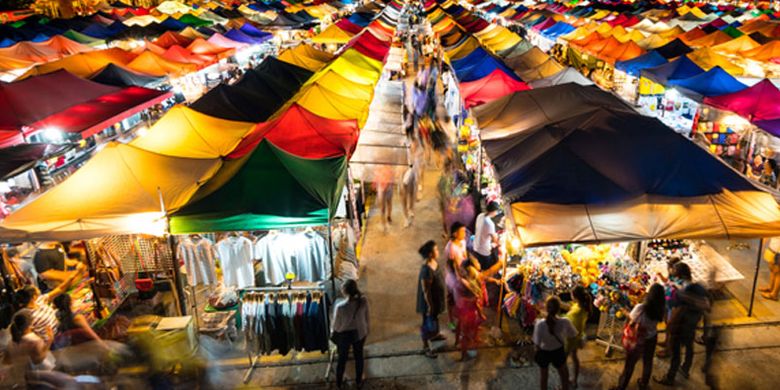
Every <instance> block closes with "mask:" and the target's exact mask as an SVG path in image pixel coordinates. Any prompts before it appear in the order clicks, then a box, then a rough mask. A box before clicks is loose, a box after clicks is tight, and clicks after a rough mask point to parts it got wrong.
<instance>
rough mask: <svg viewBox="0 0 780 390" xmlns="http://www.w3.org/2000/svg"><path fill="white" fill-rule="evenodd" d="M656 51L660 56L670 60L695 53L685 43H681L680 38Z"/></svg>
mask: <svg viewBox="0 0 780 390" xmlns="http://www.w3.org/2000/svg"><path fill="white" fill-rule="evenodd" d="M655 51H656V52H657V53H658V54H660V55H661V56H662V57H664V58H666V59H667V60H668V59H672V58H676V57H679V56H682V55H685V54H688V53H690V52H692V51H693V49H691V48H690V47H689V46H688V45H686V44H685V42H683V41H681V40H680V39H679V38H675V39H673V40H671V41H669V43H667V44H665V45H663V46H661V47H659V48H657V49H655Z"/></svg>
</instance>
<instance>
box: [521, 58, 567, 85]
mask: <svg viewBox="0 0 780 390" xmlns="http://www.w3.org/2000/svg"><path fill="white" fill-rule="evenodd" d="M563 68H564V67H563V65H561V64H559V63H558V61H556V60H555V59H554V58H550V59H548V60H547V61H545V62H543V63H542V64H540V65H539V66H537V67H535V68H533V69H525V70H517V69H516V70H515V71H516V72H517V75H518V76H520V78H521V79H523V80H525V81H533V80H539V79H543V78H545V77H550V76H552V75H554V74H557V73H558V72H560V71H562V70H563Z"/></svg>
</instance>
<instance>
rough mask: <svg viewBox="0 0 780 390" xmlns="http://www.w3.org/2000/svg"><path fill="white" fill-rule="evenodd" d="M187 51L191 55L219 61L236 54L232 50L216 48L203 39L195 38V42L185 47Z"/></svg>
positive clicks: (216, 46)
mask: <svg viewBox="0 0 780 390" xmlns="http://www.w3.org/2000/svg"><path fill="white" fill-rule="evenodd" d="M187 51H189V52H191V53H193V54H204V55H208V56H213V57H216V58H220V59H222V58H228V57H230V56H232V55H233V54H235V52H236V50H235V49H233V48H228V47H222V46H218V45H215V44H213V43H211V42H209V41H207V40H205V39H203V38H195V40H193V41H192V43H190V44H189V46H187Z"/></svg>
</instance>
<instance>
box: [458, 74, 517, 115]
mask: <svg viewBox="0 0 780 390" xmlns="http://www.w3.org/2000/svg"><path fill="white" fill-rule="evenodd" d="M526 89H531V88H530V87H529V86H528V85H527V84H526V83H524V82H522V81H517V80H515V79H514V78H513V77H511V76H509V75H508V74H506V73H505V72H504V71H502V70H501V69H496V70H494V71H493V72H491V73H490V74H489V75H487V76H485V77H483V78H481V79H479V80H474V81H467V82H464V83H460V94H461V96H463V101H464V102H465V104H466V108H471V107H474V106H478V105H480V104H484V103H488V102H491V101H493V100H496V99H498V98H501V97H504V96H506V95H509V94H510V93H513V92H516V91H525V90H526Z"/></svg>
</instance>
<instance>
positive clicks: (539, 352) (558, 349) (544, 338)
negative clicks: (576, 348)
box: [533, 296, 577, 390]
mask: <svg viewBox="0 0 780 390" xmlns="http://www.w3.org/2000/svg"><path fill="white" fill-rule="evenodd" d="M545 308H546V310H547V315H546V316H545V318H540V319H538V320H537V321H536V325H534V334H533V342H534V345H535V346H536V354H535V355H534V361H535V362H536V364H538V365H539V384H540V385H541V389H542V390H547V382H548V379H549V374H550V371H549V368H550V364H552V366H553V367H555V369H556V370H557V371H558V375H559V376H560V379H561V389H562V390H568V389H569V369H568V368H567V367H566V349H565V344H564V342H563V340H565V339H568V338H570V337H574V336H575V335H576V334H577V330H576V329H574V325H572V324H571V321H569V319H568V318H558V313H559V312H560V311H561V301H560V300H558V297H554V296H552V297H550V298H548V299H547V302H546V303H545Z"/></svg>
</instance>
